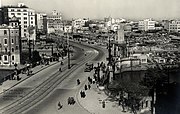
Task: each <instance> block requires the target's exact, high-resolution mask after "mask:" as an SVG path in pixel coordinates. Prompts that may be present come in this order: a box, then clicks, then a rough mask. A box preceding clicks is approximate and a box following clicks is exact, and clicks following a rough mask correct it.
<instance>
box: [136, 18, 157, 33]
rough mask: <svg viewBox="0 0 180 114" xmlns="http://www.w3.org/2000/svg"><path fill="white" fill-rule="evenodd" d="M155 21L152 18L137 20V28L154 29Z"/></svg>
mask: <svg viewBox="0 0 180 114" xmlns="http://www.w3.org/2000/svg"><path fill="white" fill-rule="evenodd" d="M155 23H156V21H153V20H152V19H145V20H143V21H139V23H138V29H139V30H143V31H148V30H155Z"/></svg>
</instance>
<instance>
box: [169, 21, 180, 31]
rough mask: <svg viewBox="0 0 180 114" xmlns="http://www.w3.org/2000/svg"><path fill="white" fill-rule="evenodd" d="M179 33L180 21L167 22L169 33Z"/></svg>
mask: <svg viewBox="0 0 180 114" xmlns="http://www.w3.org/2000/svg"><path fill="white" fill-rule="evenodd" d="M172 31H174V32H180V21H178V20H173V21H170V22H169V32H172Z"/></svg>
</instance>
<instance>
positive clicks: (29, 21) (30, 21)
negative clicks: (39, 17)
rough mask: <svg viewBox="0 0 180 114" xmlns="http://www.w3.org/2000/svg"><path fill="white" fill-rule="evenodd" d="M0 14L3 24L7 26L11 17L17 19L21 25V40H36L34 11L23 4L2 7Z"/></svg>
mask: <svg viewBox="0 0 180 114" xmlns="http://www.w3.org/2000/svg"><path fill="white" fill-rule="evenodd" d="M2 14H3V23H4V24H9V20H10V19H11V18H12V17H13V16H16V17H17V18H18V20H19V21H20V23H21V37H22V40H36V37H35V36H36V31H35V10H33V9H30V8H28V7H27V6H25V5H24V3H18V5H17V6H4V7H2ZM29 31H31V32H29Z"/></svg>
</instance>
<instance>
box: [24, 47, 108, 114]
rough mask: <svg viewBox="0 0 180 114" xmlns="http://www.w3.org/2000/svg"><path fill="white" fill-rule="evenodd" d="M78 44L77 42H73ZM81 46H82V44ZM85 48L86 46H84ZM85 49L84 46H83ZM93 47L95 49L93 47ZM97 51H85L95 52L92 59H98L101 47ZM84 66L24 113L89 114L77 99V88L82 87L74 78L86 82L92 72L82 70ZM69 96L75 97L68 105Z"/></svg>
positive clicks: (102, 55) (100, 57)
mask: <svg viewBox="0 0 180 114" xmlns="http://www.w3.org/2000/svg"><path fill="white" fill-rule="evenodd" d="M74 45H76V46H77V45H78V44H74ZM81 48H84V46H83V47H82V45H81ZM86 48H87V47H86ZM84 49H85V48H84ZM93 49H95V48H94V47H93ZM88 50H89V49H88ZM97 50H98V51H95V50H93V51H92V50H91V51H86V52H91V53H95V54H97V52H98V54H97V56H98V58H97V57H95V59H94V60H100V59H102V58H104V55H105V54H104V53H103V49H97ZM83 70H84V67H83V66H81V67H80V68H79V69H78V70H76V72H74V73H73V74H71V76H69V78H68V79H66V80H64V81H63V82H62V83H61V84H60V85H59V86H58V87H57V89H56V90H55V91H54V92H53V93H52V94H51V95H50V96H49V97H48V98H47V99H46V100H44V101H43V102H41V103H40V104H39V105H37V106H36V107H34V108H33V109H31V110H29V111H27V112H26V114H50V113H52V114H59V113H61V114H72V113H73V114H89V113H90V112H88V111H87V110H86V109H85V108H83V107H82V106H81V105H80V104H79V103H78V101H77V96H78V94H79V90H80V89H81V88H82V87H81V85H79V86H77V85H76V79H77V78H79V79H80V80H81V83H82V84H83V83H84V82H86V80H87V77H88V76H89V75H92V73H87V72H83ZM69 96H73V97H74V98H75V99H76V103H75V105H68V104H67V99H68V97H69ZM59 101H60V102H61V104H62V105H63V108H62V109H61V110H58V106H57V104H58V102H59Z"/></svg>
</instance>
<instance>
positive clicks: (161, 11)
mask: <svg viewBox="0 0 180 114" xmlns="http://www.w3.org/2000/svg"><path fill="white" fill-rule="evenodd" d="M20 2H21V3H22V2H23V3H25V5H27V6H28V7H30V8H32V9H34V10H36V11H37V12H44V13H51V11H52V10H57V11H59V12H61V13H62V15H63V18H64V19H71V18H90V19H103V18H104V17H109V16H111V17H113V18H125V19H145V18H153V19H161V20H163V19H180V8H179V6H180V0H2V5H17V3H20Z"/></svg>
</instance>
